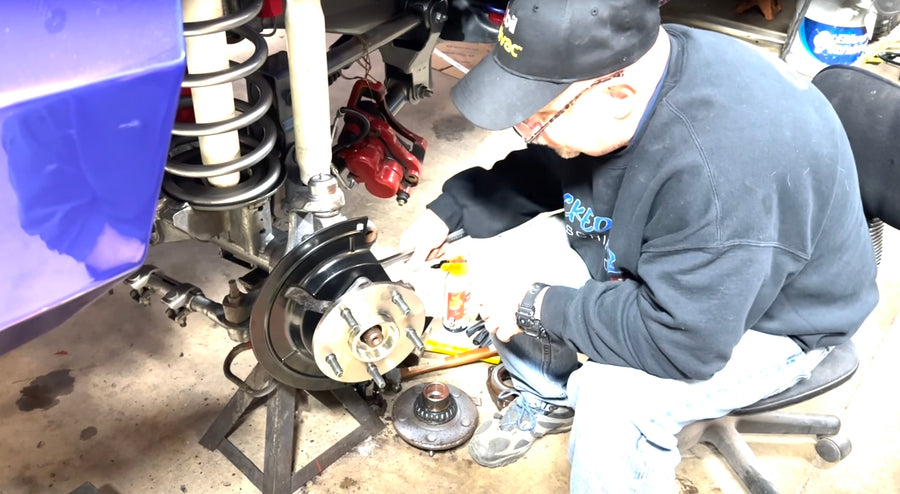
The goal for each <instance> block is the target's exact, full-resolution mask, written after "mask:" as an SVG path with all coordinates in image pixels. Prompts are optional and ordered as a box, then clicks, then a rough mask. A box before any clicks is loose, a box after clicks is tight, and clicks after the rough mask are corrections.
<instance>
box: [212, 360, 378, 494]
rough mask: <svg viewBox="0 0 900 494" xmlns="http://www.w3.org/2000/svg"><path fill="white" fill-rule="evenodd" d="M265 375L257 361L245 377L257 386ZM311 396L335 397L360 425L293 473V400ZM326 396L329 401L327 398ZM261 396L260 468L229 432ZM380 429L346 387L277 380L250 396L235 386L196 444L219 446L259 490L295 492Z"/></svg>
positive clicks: (325, 399)
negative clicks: (310, 387)
mask: <svg viewBox="0 0 900 494" xmlns="http://www.w3.org/2000/svg"><path fill="white" fill-rule="evenodd" d="M268 379H270V378H269V376H268V374H267V373H266V372H265V370H263V368H262V366H260V365H257V366H256V367H254V368H253V371H252V372H251V373H250V375H249V376H247V384H249V385H250V386H252V387H254V388H257V387H260V386H262V385H263V384H264V383H265V381H267V380H268ZM307 395H311V396H313V397H315V398H316V399H318V400H319V401H322V402H323V403H328V402H329V401H333V399H337V400H338V401H339V402H340V403H341V404H342V405H343V406H344V408H345V409H346V410H347V411H348V412H350V414H351V415H352V416H353V418H354V419H356V421H357V422H359V427H357V428H356V429H354V430H353V432H351V433H350V434H348V435H346V436H344V437H343V438H341V439H340V440H338V441H337V442H336V443H334V444H333V445H331V447H329V448H328V449H327V450H326V451H325V452H323V453H322V454H320V455H319V456H318V457H317V458H316V459H314V460H313V461H311V462H309V463H308V464H307V465H306V466H304V467H302V468H300V469H299V470H297V471H296V472H294V471H293V465H294V455H295V453H296V451H295V449H294V448H295V446H294V444H295V443H294V439H295V436H296V433H297V432H298V431H297V429H298V427H297V426H298V425H299V424H298V423H297V421H296V420H295V418H294V415H295V410H296V404H297V400H298V398H299V399H300V400H306V399H307ZM330 399H331V400H330ZM259 400H265V405H266V446H265V453H264V465H263V470H260V469H259V468H258V467H257V466H256V465H255V464H254V463H253V462H252V461H251V460H250V459H249V458H247V455H245V454H244V452H243V451H241V450H240V449H238V447H237V446H235V445H234V443H232V442H231V440H230V439H229V438H228V436H229V435H230V434H231V433H232V432H233V431H234V430H235V429H237V427H238V426H239V425H240V423H241V422H242V421H243V418H244V415H245V414H246V413H247V412H248V411H249V410H250V409H252V408H255V406H256V405H257V404H258V403H259ZM383 428H384V422H382V421H381V419H380V418H379V417H378V415H377V414H376V413H375V412H374V411H372V409H371V408H369V405H368V404H367V403H366V401H365V400H364V399H363V398H362V397H360V396H359V394H357V392H356V391H355V390H354V389H353V387H352V386H350V385H348V386H346V387H343V388H339V389H336V390H333V391H316V392H311V391H305V390H301V389H295V388H292V387H289V386H287V385H285V384H282V383H280V382H278V383H277V384H276V386H275V390H274V391H273V392H272V393H270V394H269V395H268V396H265V397H263V398H253V397H251V396H250V395H248V394H247V393H245V392H244V391H242V390H238V391H237V392H236V393H235V394H234V396H232V398H231V400H230V401H229V402H228V404H227V405H226V406H225V408H224V409H223V410H222V411H221V412H220V413H219V415H218V416H217V417H216V420H215V421H214V422H213V423H212V425H211V426H210V427H209V429H207V431H206V433H205V434H204V435H203V437H202V438H200V444H201V445H203V446H204V447H205V448H207V449H209V450H218V451H219V452H220V453H222V454H223V455H224V456H225V458H227V459H228V460H229V461H230V462H231V464H232V465H234V466H235V467H237V469H238V470H240V471H241V473H243V474H244V476H246V477H247V478H248V479H249V480H250V481H251V482H253V485H255V486H256V487H257V488H258V489H259V490H260V491H262V492H263V494H284V493H289V492H295V491H297V490H298V489H300V488H301V487H303V486H304V485H305V484H306V483H307V482H309V481H310V480H312V479H313V478H314V477H316V476H317V475H319V474H320V473H322V470H324V469H325V468H326V467H328V466H329V465H331V464H332V463H334V462H335V461H337V460H338V459H339V458H341V457H342V456H344V455H345V454H346V453H347V452H349V451H350V450H351V449H352V448H354V447H356V445H358V444H359V443H361V442H362V441H364V440H365V439H366V438H368V437H370V436H374V435H375V434H377V433H378V432H380V431H381V429H383Z"/></svg>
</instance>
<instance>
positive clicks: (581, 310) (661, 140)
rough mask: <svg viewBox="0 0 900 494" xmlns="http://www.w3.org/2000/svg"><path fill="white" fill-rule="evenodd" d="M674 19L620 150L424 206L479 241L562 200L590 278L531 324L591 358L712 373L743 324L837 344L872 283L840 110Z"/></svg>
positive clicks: (469, 178) (502, 177)
mask: <svg viewBox="0 0 900 494" xmlns="http://www.w3.org/2000/svg"><path fill="white" fill-rule="evenodd" d="M666 30H667V31H668V32H669V34H670V38H671V40H672V54H671V56H670V59H669V65H668V68H667V71H666V74H665V76H664V79H663V81H662V83H661V84H660V86H659V88H658V90H657V93H656V96H655V97H654V100H653V101H652V102H651V105H650V107H649V108H648V110H647V112H646V114H645V115H644V120H643V121H642V123H641V125H640V127H639V130H638V132H637V134H636V135H635V137H634V139H633V140H632V141H631V143H630V144H629V145H628V146H627V147H626V148H623V149H620V150H618V151H616V152H614V153H611V154H608V155H606V156H601V157H590V156H585V155H582V156H579V157H576V158H573V159H569V160H564V159H562V158H559V157H558V156H557V155H556V154H555V153H553V152H552V151H550V150H549V149H547V148H543V147H540V146H529V147H528V148H527V149H525V150H521V151H516V152H513V153H511V154H510V155H509V156H507V157H506V158H505V159H503V160H501V161H500V162H498V163H496V164H495V165H494V166H493V167H492V168H491V169H490V170H486V169H483V168H471V169H469V170H466V171H463V172H461V173H460V174H458V175H456V176H454V177H452V178H451V179H449V180H448V181H447V182H446V183H445V185H444V189H443V194H442V195H441V196H439V197H438V198H437V199H436V200H435V201H434V202H432V203H431V204H430V205H429V208H431V209H432V210H433V211H434V212H435V213H437V215H438V216H439V217H441V218H442V219H443V220H444V221H445V222H446V223H447V225H448V226H449V227H450V229H451V230H454V229H457V228H463V229H465V231H466V232H467V233H469V234H470V235H472V236H474V237H488V236H492V235H495V234H497V233H500V232H502V231H504V230H507V229H509V228H512V227H514V226H517V225H519V224H521V223H523V222H525V221H527V220H528V219H530V218H531V217H533V216H534V215H535V214H537V213H540V212H543V211H549V210H554V209H558V208H560V207H562V208H564V209H565V212H566V213H565V220H566V232H567V234H568V235H569V244H570V245H571V247H572V248H573V249H574V250H575V251H577V252H578V254H579V255H580V256H581V257H582V259H583V260H584V262H585V263H586V265H587V266H588V269H589V270H590V272H591V277H592V280H590V281H588V282H587V283H586V284H585V285H584V286H582V287H581V288H578V289H573V288H569V287H561V286H554V287H551V288H550V289H548V291H547V293H546V296H545V297H544V301H543V305H542V309H541V314H540V318H541V320H542V322H543V324H544V326H545V327H546V329H547V331H549V332H551V333H553V334H555V335H557V336H559V337H560V338H562V339H563V340H565V341H566V342H568V343H569V344H570V345H571V346H572V347H573V348H574V349H576V350H577V351H579V352H581V353H584V354H586V355H587V356H588V357H589V358H590V359H591V360H593V361H596V362H601V363H608V364H613V365H622V366H628V367H634V368H637V369H642V370H645V371H646V372H648V373H650V374H653V375H656V376H660V377H668V378H676V379H688V380H689V379H707V378H709V377H710V376H712V374H714V373H715V372H716V371H718V370H719V369H721V368H722V367H723V366H724V365H725V363H726V362H727V361H728V359H729V358H730V356H731V352H732V349H733V348H734V346H735V345H736V344H737V342H738V340H739V339H740V338H741V336H742V335H743V333H744V332H745V331H747V330H748V329H750V330H755V331H761V332H764V333H769V334H778V335H786V336H789V337H791V338H792V339H793V340H794V341H796V342H797V343H798V344H799V345H800V346H801V347H802V348H803V349H806V350H808V349H812V348H818V347H822V346H828V345H835V344H839V343H841V342H843V341H845V340H847V339H848V338H850V336H852V335H853V333H854V332H855V331H856V330H857V329H858V328H859V326H860V325H861V323H862V322H863V320H864V319H865V318H866V316H867V315H868V314H869V312H870V311H871V310H872V308H873V307H874V306H875V304H876V302H877V299H878V293H877V287H876V284H875V260H874V255H873V251H872V246H871V241H870V239H869V235H868V229H867V226H866V221H865V218H864V216H863V212H862V204H861V201H860V196H859V186H858V184H857V176H856V169H855V166H854V161H853V155H852V153H851V151H850V147H849V144H848V142H847V138H846V135H845V133H844V131H843V128H842V127H841V124H840V121H839V120H838V118H837V116H836V115H835V114H834V111H833V110H832V109H831V106H830V105H829V103H828V101H827V100H826V99H825V98H824V97H823V96H822V95H821V93H819V91H818V90H816V89H815V88H814V87H813V86H811V85H810V84H808V83H807V82H806V81H804V80H802V79H799V78H797V77H796V76H794V75H792V74H791V73H790V72H789V70H788V69H787V67H786V66H783V65H781V63H780V62H778V61H774V60H769V59H766V58H763V57H762V56H761V55H759V54H758V53H757V52H755V51H754V50H753V49H751V48H750V47H748V46H746V45H744V44H743V43H741V42H739V41H737V40H734V39H731V38H728V37H726V36H723V35H719V34H715V33H710V32H705V31H700V30H695V29H690V28H686V27H682V26H666ZM535 241H536V242H539V241H540V239H535ZM535 281H540V280H535ZM523 295H524V294H523Z"/></svg>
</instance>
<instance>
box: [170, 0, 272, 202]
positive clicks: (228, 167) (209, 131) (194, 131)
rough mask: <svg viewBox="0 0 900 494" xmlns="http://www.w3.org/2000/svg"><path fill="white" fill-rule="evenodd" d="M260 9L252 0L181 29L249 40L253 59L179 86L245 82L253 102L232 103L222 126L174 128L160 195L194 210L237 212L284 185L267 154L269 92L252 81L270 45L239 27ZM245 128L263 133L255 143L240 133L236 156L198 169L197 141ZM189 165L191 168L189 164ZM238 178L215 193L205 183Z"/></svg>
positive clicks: (257, 80) (186, 32)
mask: <svg viewBox="0 0 900 494" xmlns="http://www.w3.org/2000/svg"><path fill="white" fill-rule="evenodd" d="M262 6H263V0H256V1H254V2H252V3H250V4H249V5H247V7H245V8H244V9H242V10H240V11H237V12H234V13H231V14H228V15H225V16H222V17H219V18H217V19H211V20H208V21H202V22H187V23H185V24H184V35H185V37H190V36H202V35H206V34H212V33H218V32H222V31H229V32H231V33H235V34H237V35H238V36H240V37H241V38H243V39H247V40H250V41H251V42H252V43H253V45H254V51H253V54H252V55H251V56H250V58H248V59H247V60H246V61H244V62H241V63H232V65H231V66H230V67H229V68H228V69H225V70H222V71H219V72H213V73H208V74H188V75H187V76H185V78H184V82H183V83H182V87H184V88H196V87H206V86H215V85H217V84H225V83H231V82H234V81H237V80H239V79H246V82H247V95H248V99H252V100H253V103H247V102H244V101H241V100H237V99H236V100H235V108H236V109H237V110H238V113H237V114H236V115H235V116H234V117H232V118H229V119H226V120H222V121H219V122H212V123H202V124H197V123H182V122H177V123H176V124H175V128H174V129H173V131H172V134H174V135H175V136H176V137H175V138H174V139H173V140H172V145H171V146H170V148H169V159H168V161H167V163H166V172H167V173H166V177H165V179H164V180H163V190H164V191H165V192H166V193H167V194H168V195H170V196H172V197H174V198H175V199H178V200H181V201H184V202H186V203H188V204H190V205H191V206H192V207H193V208H195V209H202V210H227V209H234V208H238V207H241V206H244V205H247V204H250V203H253V202H256V201H258V200H261V199H264V198H267V197H269V196H271V195H272V194H274V193H275V191H276V190H277V189H278V187H279V186H280V185H281V183H282V182H283V180H284V173H283V170H282V166H281V164H280V162H279V160H278V159H277V157H276V156H275V155H274V154H273V153H271V151H272V150H273V149H274V148H275V142H276V138H277V132H276V127H275V124H274V123H273V122H272V120H271V119H270V118H269V117H268V116H267V115H266V112H267V111H268V110H269V108H270V107H271V106H272V101H273V95H272V90H271V88H270V87H269V85H268V84H267V83H266V82H265V81H264V80H262V79H261V78H260V77H259V76H258V75H254V73H255V72H256V71H257V70H259V68H260V67H262V65H263V64H264V63H265V61H266V58H267V56H268V45H267V44H266V41H265V39H264V38H263V37H262V36H261V35H260V34H259V33H256V32H254V31H252V30H250V29H248V28H246V27H243V26H244V24H246V23H248V22H250V21H251V20H253V19H254V18H255V17H256V16H257V15H258V14H259V12H260V10H261V9H262ZM251 95H253V96H255V97H251ZM190 101H191V100H190V98H182V100H181V101H180V102H179V107H182V106H186V105H187V104H190ZM245 128H249V129H250V130H251V131H253V132H252V133H253V134H254V135H260V132H261V134H262V138H261V139H259V140H257V139H256V138H254V137H251V136H250V135H247V134H245V133H241V135H240V136H239V140H240V147H241V153H240V156H238V157H237V158H235V159H233V160H230V161H228V162H225V163H220V164H216V165H203V164H199V163H197V161H198V159H199V147H200V143H199V139H198V138H199V137H200V136H209V135H215V134H222V133H225V132H230V131H233V130H238V129H245ZM187 160H191V161H194V162H192V163H189V162H187ZM236 172H242V175H241V181H240V182H239V183H238V184H237V185H234V186H230V187H215V186H213V185H211V184H209V182H208V179H210V178H213V177H219V176H223V175H228V174H231V173H236Z"/></svg>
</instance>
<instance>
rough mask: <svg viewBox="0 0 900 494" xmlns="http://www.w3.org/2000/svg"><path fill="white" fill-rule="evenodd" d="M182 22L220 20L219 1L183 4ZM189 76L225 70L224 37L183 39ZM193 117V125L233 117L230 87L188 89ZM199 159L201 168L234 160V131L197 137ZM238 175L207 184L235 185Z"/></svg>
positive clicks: (196, 0) (236, 144)
mask: <svg viewBox="0 0 900 494" xmlns="http://www.w3.org/2000/svg"><path fill="white" fill-rule="evenodd" d="M182 8H183V9H184V20H185V22H198V21H207V20H210V19H215V18H218V17H222V15H223V13H224V11H223V9H222V2H221V0H183V1H182ZM185 51H186V56H187V68H188V73H189V74H205V73H210V72H219V71H222V70H227V69H228V68H229V64H230V62H229V60H228V43H227V41H226V39H225V33H224V32H219V33H212V34H205V35H203V36H188V37H186V38H185ZM191 95H192V98H193V101H194V116H195V118H196V121H197V123H209V122H218V121H220V120H225V119H229V118H231V117H233V116H234V89H233V88H232V86H231V83H226V84H219V85H215V86H208V87H196V88H192V89H191ZM199 139H200V157H201V159H202V161H203V164H206V165H218V164H219V163H225V162H228V161H231V160H233V159H235V158H237V157H238V155H239V154H240V151H241V145H240V141H239V140H238V134H237V131H231V132H226V133H224V134H216V135H210V136H200V138H199ZM239 180H240V175H239V174H237V173H232V174H229V175H224V176H221V177H213V178H210V179H209V182H210V183H211V184H213V185H216V186H219V187H228V186H231V185H235V184H237V183H238V181H239Z"/></svg>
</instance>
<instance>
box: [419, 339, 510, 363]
mask: <svg viewBox="0 0 900 494" xmlns="http://www.w3.org/2000/svg"><path fill="white" fill-rule="evenodd" d="M471 350H472V348H464V347H459V346H454V345H448V344H447V343H441V342H440V341H434V340H425V351H426V352H433V353H440V354H443V355H459V354H460V353H463V352H468V351H471ZM481 361H482V362H487V363H489V364H494V365H497V364H499V363H500V357H488V358H483V359H481Z"/></svg>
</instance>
